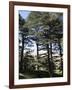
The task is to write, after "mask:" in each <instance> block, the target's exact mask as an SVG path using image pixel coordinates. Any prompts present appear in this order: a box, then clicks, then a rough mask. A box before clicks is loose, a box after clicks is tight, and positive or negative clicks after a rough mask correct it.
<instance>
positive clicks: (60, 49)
mask: <svg viewBox="0 0 72 90" xmlns="http://www.w3.org/2000/svg"><path fill="white" fill-rule="evenodd" d="M58 46H59V51H60V52H59V54H60V58H61V70H62V73H63V61H62V48H61V44H60V39H58Z"/></svg>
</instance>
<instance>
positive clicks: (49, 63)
mask: <svg viewBox="0 0 72 90" xmlns="http://www.w3.org/2000/svg"><path fill="white" fill-rule="evenodd" d="M47 54H48V55H47V56H48V65H49V73H50V77H52V70H51V61H50V53H49V44H47Z"/></svg>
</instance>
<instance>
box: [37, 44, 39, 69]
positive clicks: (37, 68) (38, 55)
mask: <svg viewBox="0 0 72 90" xmlns="http://www.w3.org/2000/svg"><path fill="white" fill-rule="evenodd" d="M36 46H37V61H38V62H39V48H38V43H36ZM37 69H39V67H38V68H37Z"/></svg>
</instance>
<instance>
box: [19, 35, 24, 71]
mask: <svg viewBox="0 0 72 90" xmlns="http://www.w3.org/2000/svg"><path fill="white" fill-rule="evenodd" d="M23 51H24V35H23V34H22V50H21V62H20V70H21V72H22V71H23V67H24V66H23V57H24V52H23Z"/></svg>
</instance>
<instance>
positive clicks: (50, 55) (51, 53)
mask: <svg viewBox="0 0 72 90" xmlns="http://www.w3.org/2000/svg"><path fill="white" fill-rule="evenodd" d="M50 58H51V61H52V43H50Z"/></svg>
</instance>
